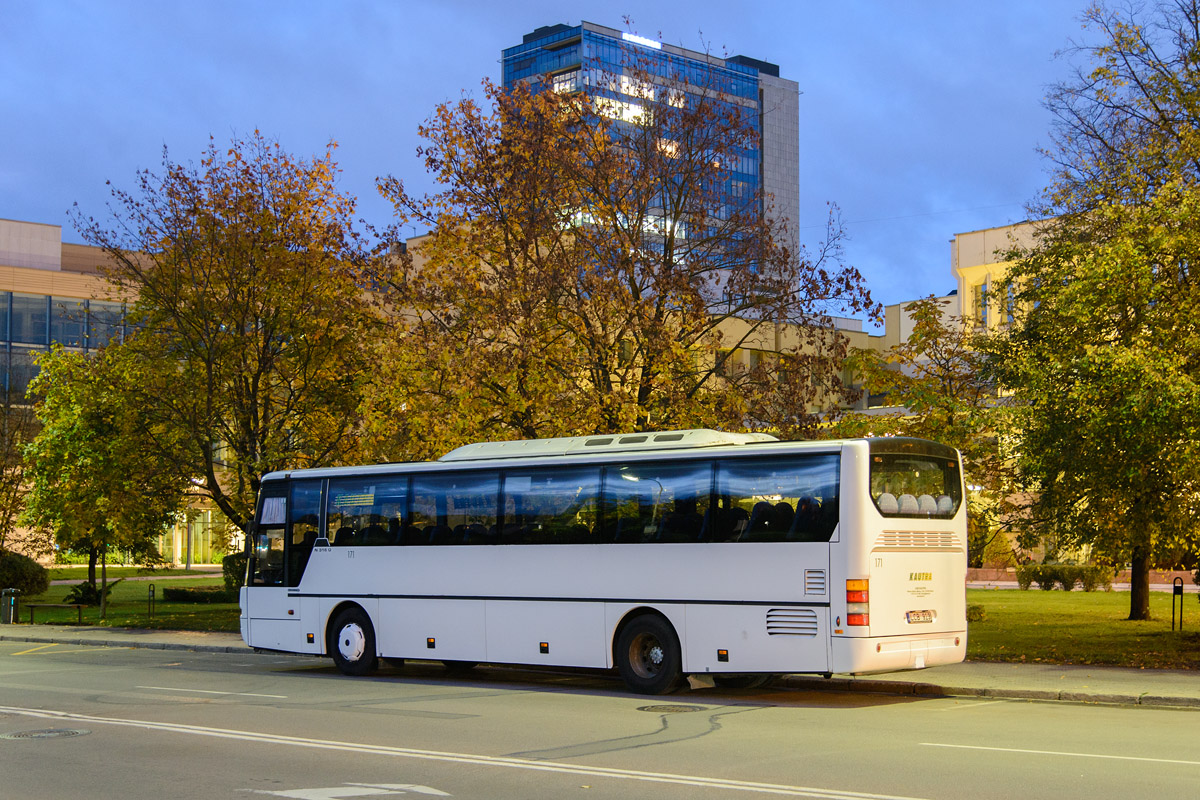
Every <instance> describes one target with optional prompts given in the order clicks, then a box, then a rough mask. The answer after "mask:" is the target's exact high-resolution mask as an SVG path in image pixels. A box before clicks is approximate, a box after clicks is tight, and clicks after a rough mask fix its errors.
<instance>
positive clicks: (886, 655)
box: [830, 631, 967, 675]
mask: <svg viewBox="0 0 1200 800" xmlns="http://www.w3.org/2000/svg"><path fill="white" fill-rule="evenodd" d="M831 649H832V653H831V654H830V655H831V656H832V658H831V661H832V663H831V665H830V666H831V667H832V669H831V670H830V671H831V672H841V673H852V674H856V675H861V674H866V673H872V672H895V671H897V670H905V669H924V668H925V667H936V666H940V665H943V664H957V663H959V662H961V661H962V660H963V659H964V658H966V656H967V632H966V631H957V632H949V633H938V634H929V635H928V636H863V637H857V636H856V637H849V636H834V637H833V640H832V643H831Z"/></svg>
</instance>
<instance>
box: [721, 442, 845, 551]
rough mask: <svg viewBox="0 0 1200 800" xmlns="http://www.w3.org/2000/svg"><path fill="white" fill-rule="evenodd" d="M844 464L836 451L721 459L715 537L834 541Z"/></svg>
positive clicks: (738, 540)
mask: <svg viewBox="0 0 1200 800" xmlns="http://www.w3.org/2000/svg"><path fill="white" fill-rule="evenodd" d="M839 463H840V457H839V456H838V455H837V454H836V453H830V454H822V455H812V456H790V457H785V458H746V459H736V460H734V459H730V460H728V461H722V462H721V463H720V464H718V466H717V504H718V507H717V510H716V513H715V514H714V515H713V516H714V519H715V523H716V524H715V539H716V540H717V541H722V542H827V541H829V539H830V537H831V536H833V530H834V528H835V527H836V526H837V522H838V479H839Z"/></svg>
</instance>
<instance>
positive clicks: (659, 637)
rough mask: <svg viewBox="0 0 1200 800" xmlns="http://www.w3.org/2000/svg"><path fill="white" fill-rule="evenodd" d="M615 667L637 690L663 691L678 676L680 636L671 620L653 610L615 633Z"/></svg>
mask: <svg viewBox="0 0 1200 800" xmlns="http://www.w3.org/2000/svg"><path fill="white" fill-rule="evenodd" d="M614 655H615V656H616V662H617V670H618V671H619V672H620V673H621V679H622V680H624V681H625V685H626V686H628V687H629V688H630V689H631V690H633V691H634V692H637V693H638V694H666V693H667V692H669V691H671V690H672V689H674V688H675V687H676V685H677V684H678V683H679V679H680V676H681V673H680V669H681V666H682V659H681V657H680V654H679V637H678V636H676V635H675V629H674V628H672V627H671V623H669V622H667V621H666V620H665V619H663V618H662V617H659V616H656V615H653V614H644V615H642V616H640V617H636V618H635V619H633V620H630V622H629V624H627V625H626V626H625V627H624V628H622V629H621V634H620V635H619V636H618V637H617V649H616V653H615V654H614Z"/></svg>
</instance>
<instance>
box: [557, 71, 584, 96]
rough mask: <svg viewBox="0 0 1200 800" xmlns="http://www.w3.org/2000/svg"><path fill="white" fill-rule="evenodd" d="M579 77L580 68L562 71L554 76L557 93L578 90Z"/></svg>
mask: <svg viewBox="0 0 1200 800" xmlns="http://www.w3.org/2000/svg"><path fill="white" fill-rule="evenodd" d="M579 78H580V73H579V70H574V71H572V72H563V73H560V74H558V75H555V76H554V79H553V86H552V88H553V89H554V91H555V93H557V94H569V93H571V92H577V91H579V89H580V80H579Z"/></svg>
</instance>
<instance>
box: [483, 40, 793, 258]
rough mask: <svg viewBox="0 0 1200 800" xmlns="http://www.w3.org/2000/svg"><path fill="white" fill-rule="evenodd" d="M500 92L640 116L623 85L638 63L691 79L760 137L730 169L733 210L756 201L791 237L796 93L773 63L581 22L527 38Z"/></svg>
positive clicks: (506, 64) (511, 54) (506, 57)
mask: <svg viewBox="0 0 1200 800" xmlns="http://www.w3.org/2000/svg"><path fill="white" fill-rule="evenodd" d="M501 63H502V65H503V79H502V80H503V85H504V86H505V87H506V88H507V87H512V86H513V85H515V84H516V83H517V82H518V81H523V80H534V81H541V82H545V83H548V84H549V85H550V86H552V87H553V88H554V89H555V91H560V92H571V91H581V90H583V89H584V88H585V87H587V88H588V89H589V90H590V91H592V92H597V93H600V94H604V95H608V96H610V97H612V98H613V99H614V101H616V102H617V103H618V105H617V113H625V114H628V115H630V116H631V117H632V116H633V115H636V114H637V113H638V110H639V109H638V105H637V101H638V92H639V89H638V87H636V86H634V85H632V82H627V81H624V80H622V78H621V76H622V75H623V73H624V74H627V72H628V71H627V69H626V67H627V65H629V64H631V63H636V64H638V66H639V67H640V68H641V69H643V70H645V71H646V72H648V73H649V74H650V75H651V76H657V77H661V78H662V79H663V85H664V87H666V88H667V89H668V90H669V86H670V83H671V82H673V80H677V79H679V78H686V79H687V81H688V82H689V83H691V84H693V85H697V86H703V87H706V88H709V89H712V90H715V91H716V92H718V93H719V96H720V97H721V98H722V100H723V101H724V102H728V103H730V104H733V105H736V106H737V107H738V108H739V109H740V110H741V111H742V113H744V114H745V115H746V118H747V120H748V121H749V123H750V125H751V126H752V127H753V128H754V130H756V131H757V132H758V133H759V134H760V140H759V143H758V146H756V147H751V148H747V149H746V150H744V151H743V152H742V153H741V154H740V158H739V159H738V162H737V163H736V164H733V165H731V171H732V175H731V180H730V182H729V186H728V188H727V192H728V195H729V199H728V204H729V205H734V204H738V203H739V200H740V198H743V197H754V196H755V195H756V194H759V190H760V189H761V194H759V197H760V201H759V202H760V211H763V212H769V213H770V214H771V216H772V217H773V218H776V219H788V220H790V221H791V227H792V230H793V238H794V235H795V234H794V230H795V224H796V218H797V215H798V213H799V207H800V122H799V95H800V92H799V87H798V85H797V84H796V82H795V81H790V80H786V79H783V78H780V77H779V67H778V66H776V65H775V64H771V63H768V62H766V61H759V60H758V59H754V58H749V57H746V56H734V57H732V58H718V57H716V56H712V55H708V54H706V53H700V52H697V51H694V50H688V49H686V48H682V47H677V46H675V45H670V44H665V43H662V42H659V41H657V40H654V39H649V38H645V37H641V36H635V35H632V34H629V33H623V32H621V31H618V30H615V29H613V28H607V27H604V26H602V25H596V24H594V23H591V22H582V23H580V24H579V25H574V26H572V25H562V24H560V25H550V26H546V27H542V28H538V29H537V30H535V31H533V32H532V33H528V34H526V35H525V36H524V37H523V40H522V42H521V44H519V45H516V46H515V47H509V48H506V49H505V50H504V51H503V56H502V61H501Z"/></svg>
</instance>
